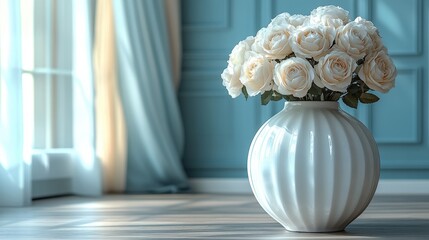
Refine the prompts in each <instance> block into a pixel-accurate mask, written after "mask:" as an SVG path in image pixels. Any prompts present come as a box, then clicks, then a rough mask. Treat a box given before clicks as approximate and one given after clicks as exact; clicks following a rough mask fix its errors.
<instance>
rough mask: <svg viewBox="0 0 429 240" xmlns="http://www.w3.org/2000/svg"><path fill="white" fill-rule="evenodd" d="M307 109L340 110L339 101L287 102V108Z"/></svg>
mask: <svg viewBox="0 0 429 240" xmlns="http://www.w3.org/2000/svg"><path fill="white" fill-rule="evenodd" d="M295 106H299V107H306V108H332V109H338V107H339V103H338V102H337V101H286V102H285V108H286V107H295Z"/></svg>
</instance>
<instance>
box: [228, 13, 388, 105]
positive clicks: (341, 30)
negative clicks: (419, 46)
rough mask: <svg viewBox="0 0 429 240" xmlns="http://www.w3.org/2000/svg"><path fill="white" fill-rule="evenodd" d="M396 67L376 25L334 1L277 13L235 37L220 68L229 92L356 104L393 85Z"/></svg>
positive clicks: (266, 99) (270, 98)
mask: <svg viewBox="0 0 429 240" xmlns="http://www.w3.org/2000/svg"><path fill="white" fill-rule="evenodd" d="M395 77H396V68H395V66H394V64H393V62H392V59H391V58H390V57H389V55H388V53H387V49H386V48H385V47H384V45H383V42H382V40H381V37H380V35H379V33H378V30H377V28H376V27H375V26H374V24H373V23H372V22H371V21H367V20H365V19H363V18H361V17H358V18H356V19H355V20H354V21H350V20H349V17H348V12H347V11H346V10H344V9H342V8H340V7H336V6H324V7H319V8H317V9H314V10H313V11H312V12H311V14H310V15H309V16H303V15H290V14H289V13H282V14H280V15H278V16H276V17H275V18H274V19H273V20H272V21H271V23H270V24H269V25H268V26H267V27H265V28H262V29H261V30H259V31H258V33H257V34H256V36H254V37H253V36H251V37H247V38H246V39H245V40H243V41H241V42H239V43H238V44H237V45H236V46H235V47H234V49H233V50H232V52H231V54H230V55H229V60H228V67H227V68H226V69H225V70H224V71H223V73H222V79H223V85H224V86H225V87H226V88H227V90H228V93H229V95H231V96H232V97H233V98H235V97H237V96H239V95H240V94H241V93H243V94H244V96H245V97H246V99H247V98H248V96H256V95H258V94H261V103H262V104H264V105H265V104H267V103H268V102H270V101H278V100H281V99H286V100H288V101H338V100H339V99H340V98H342V99H343V101H344V103H346V104H347V105H348V106H350V107H353V108H357V105H358V103H359V101H360V102H362V103H373V102H376V101H378V97H377V96H376V95H374V94H372V93H369V92H368V91H370V90H375V91H379V92H382V93H386V92H388V91H389V90H390V89H391V88H392V87H394V85H395Z"/></svg>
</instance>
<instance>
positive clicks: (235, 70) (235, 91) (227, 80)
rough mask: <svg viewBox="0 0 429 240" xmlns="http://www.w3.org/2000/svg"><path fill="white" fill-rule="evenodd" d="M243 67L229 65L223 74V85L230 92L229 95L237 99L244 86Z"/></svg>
mask: <svg viewBox="0 0 429 240" xmlns="http://www.w3.org/2000/svg"><path fill="white" fill-rule="evenodd" d="M240 73H241V65H234V64H231V63H230V64H228V67H227V68H225V69H224V70H223V72H222V74H221V77H222V80H223V81H222V85H223V86H225V87H226V89H227V90H228V94H229V95H230V96H231V97H233V98H236V97H238V96H240V94H241V89H242V88H243V84H242V83H241V82H240Z"/></svg>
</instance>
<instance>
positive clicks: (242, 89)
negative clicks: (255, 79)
mask: <svg viewBox="0 0 429 240" xmlns="http://www.w3.org/2000/svg"><path fill="white" fill-rule="evenodd" d="M241 92H242V93H243V95H244V97H245V98H246V101H247V99H248V98H249V93H247V89H246V86H243V87H242V88H241Z"/></svg>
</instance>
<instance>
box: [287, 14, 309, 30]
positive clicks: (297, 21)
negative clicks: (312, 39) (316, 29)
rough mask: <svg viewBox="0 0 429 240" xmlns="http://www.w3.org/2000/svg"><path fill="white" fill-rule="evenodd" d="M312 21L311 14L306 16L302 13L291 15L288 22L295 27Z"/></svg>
mask: <svg viewBox="0 0 429 240" xmlns="http://www.w3.org/2000/svg"><path fill="white" fill-rule="evenodd" d="M309 21H310V17H309V16H304V15H301V14H295V15H292V16H290V17H289V19H288V23H289V24H290V25H292V26H294V27H295V28H297V27H300V26H303V25H306V24H308V22H309Z"/></svg>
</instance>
